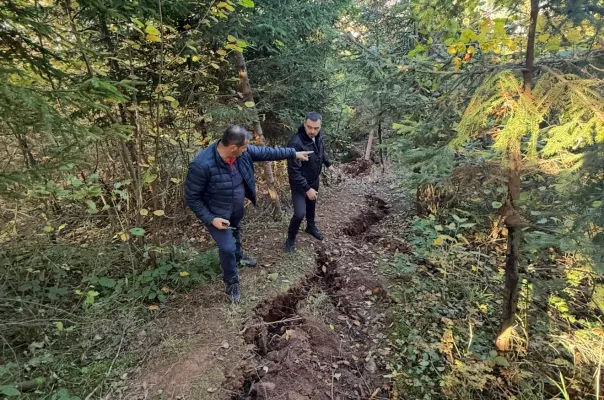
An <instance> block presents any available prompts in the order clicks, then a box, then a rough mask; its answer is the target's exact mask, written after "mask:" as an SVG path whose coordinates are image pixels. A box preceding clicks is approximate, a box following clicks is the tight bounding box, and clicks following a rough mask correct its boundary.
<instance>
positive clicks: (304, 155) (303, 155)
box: [296, 151, 314, 161]
mask: <svg viewBox="0 0 604 400" xmlns="http://www.w3.org/2000/svg"><path fill="white" fill-rule="evenodd" d="M312 153H314V151H297V152H296V160H301V161H308V155H309V154H312Z"/></svg>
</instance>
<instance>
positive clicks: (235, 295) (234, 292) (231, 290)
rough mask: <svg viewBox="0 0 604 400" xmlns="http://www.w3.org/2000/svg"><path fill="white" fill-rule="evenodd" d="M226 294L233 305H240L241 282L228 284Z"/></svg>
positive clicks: (236, 281) (234, 281)
mask: <svg viewBox="0 0 604 400" xmlns="http://www.w3.org/2000/svg"><path fill="white" fill-rule="evenodd" d="M226 294H227V296H229V298H230V299H231V301H232V302H233V303H239V300H241V290H240V289H239V280H233V281H231V283H227V287H226Z"/></svg>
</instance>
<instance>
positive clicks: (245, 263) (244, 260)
mask: <svg viewBox="0 0 604 400" xmlns="http://www.w3.org/2000/svg"><path fill="white" fill-rule="evenodd" d="M237 263H238V264H239V265H241V266H242V267H251V268H253V267H257V266H258V261H256V260H254V259H253V258H252V257H248V256H247V255H245V254H244V255H243V257H241V258H240V259H239V260H237Z"/></svg>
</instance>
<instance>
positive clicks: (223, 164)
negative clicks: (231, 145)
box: [210, 139, 230, 170]
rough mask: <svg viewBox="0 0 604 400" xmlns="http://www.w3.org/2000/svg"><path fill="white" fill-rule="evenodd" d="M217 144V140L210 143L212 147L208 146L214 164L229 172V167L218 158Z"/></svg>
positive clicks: (218, 141)
mask: <svg viewBox="0 0 604 400" xmlns="http://www.w3.org/2000/svg"><path fill="white" fill-rule="evenodd" d="M218 143H220V139H218V140H217V141H215V142H214V143H212V145H211V146H210V148H211V151H212V154H214V159H215V160H216V163H217V164H218V165H220V166H221V167H224V168H227V169H229V170H230V167H229V165H228V164H227V163H226V162H225V161H224V160H223V159H222V157H221V156H220V153H219V152H218Z"/></svg>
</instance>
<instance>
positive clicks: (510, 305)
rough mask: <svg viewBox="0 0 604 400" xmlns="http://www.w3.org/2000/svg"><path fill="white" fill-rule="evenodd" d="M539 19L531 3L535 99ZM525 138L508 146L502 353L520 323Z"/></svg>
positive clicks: (528, 74)
mask: <svg viewBox="0 0 604 400" xmlns="http://www.w3.org/2000/svg"><path fill="white" fill-rule="evenodd" d="M538 16H539V0H531V11H530V25H529V32H528V40H527V48H526V64H525V69H524V70H523V71H522V74H523V78H524V83H523V90H522V93H521V94H520V95H521V96H531V85H532V79H533V69H534V61H535V33H536V27H537V17H538ZM521 140H522V135H518V138H517V139H513V140H512V141H511V142H510V143H509V144H508V150H507V151H508V158H509V167H508V201H507V204H506V205H505V206H504V207H507V208H508V210H507V211H506V213H507V214H508V216H507V217H506V219H505V223H506V226H507V228H508V242H507V251H506V260H505V289H504V301H503V316H502V321H501V326H500V328H499V335H498V336H497V341H496V347H497V349H498V350H499V351H509V350H510V348H511V338H512V330H513V327H514V323H515V322H516V308H517V306H518V281H519V279H520V277H519V272H518V269H519V268H518V265H519V259H520V246H521V244H522V227H523V224H522V223H521V222H522V221H520V218H518V217H519V214H518V212H517V211H516V203H517V202H518V200H519V199H520V182H521V179H520V172H521V170H522V150H521Z"/></svg>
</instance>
